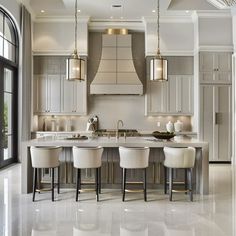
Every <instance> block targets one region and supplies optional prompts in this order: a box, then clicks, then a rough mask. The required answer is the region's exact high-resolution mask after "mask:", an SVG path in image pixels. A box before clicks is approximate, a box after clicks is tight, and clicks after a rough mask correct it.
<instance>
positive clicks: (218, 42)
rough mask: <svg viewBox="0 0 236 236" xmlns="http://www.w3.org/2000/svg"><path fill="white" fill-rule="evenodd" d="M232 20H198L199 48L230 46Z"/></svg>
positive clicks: (229, 18) (231, 43)
mask: <svg viewBox="0 0 236 236" xmlns="http://www.w3.org/2000/svg"><path fill="white" fill-rule="evenodd" d="M232 40H233V36H232V18H231V17H225V18H223V17H221V18H199V46H206V45H211V46H232V45H233V41H232Z"/></svg>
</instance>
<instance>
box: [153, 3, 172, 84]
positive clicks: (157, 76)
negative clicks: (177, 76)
mask: <svg viewBox="0 0 236 236" xmlns="http://www.w3.org/2000/svg"><path fill="white" fill-rule="evenodd" d="M157 40H158V42H157V55H156V56H155V58H153V59H151V61H150V80H153V81H167V80H168V77H167V60H166V59H164V58H162V56H161V52H160V0H157Z"/></svg>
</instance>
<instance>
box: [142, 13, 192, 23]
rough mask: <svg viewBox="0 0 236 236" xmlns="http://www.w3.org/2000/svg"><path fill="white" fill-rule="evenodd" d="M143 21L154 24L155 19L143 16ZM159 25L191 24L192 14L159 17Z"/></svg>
mask: <svg viewBox="0 0 236 236" xmlns="http://www.w3.org/2000/svg"><path fill="white" fill-rule="evenodd" d="M143 21H144V22H146V23H156V22H157V17H153V16H144V17H143ZM160 22H161V23H192V22H193V19H192V14H188V15H187V14H185V15H174V14H173V15H160Z"/></svg>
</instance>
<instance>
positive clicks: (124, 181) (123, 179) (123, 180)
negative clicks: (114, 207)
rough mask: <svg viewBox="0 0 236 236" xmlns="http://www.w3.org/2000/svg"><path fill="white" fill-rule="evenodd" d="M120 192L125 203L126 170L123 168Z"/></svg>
mask: <svg viewBox="0 0 236 236" xmlns="http://www.w3.org/2000/svg"><path fill="white" fill-rule="evenodd" d="M122 183H123V186H122V190H123V197H122V201H123V202H124V201H125V186H126V169H125V168H123V178H122Z"/></svg>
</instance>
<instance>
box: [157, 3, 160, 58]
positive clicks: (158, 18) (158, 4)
mask: <svg viewBox="0 0 236 236" xmlns="http://www.w3.org/2000/svg"><path fill="white" fill-rule="evenodd" d="M157 40H158V42H157V55H158V56H160V0H157Z"/></svg>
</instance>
